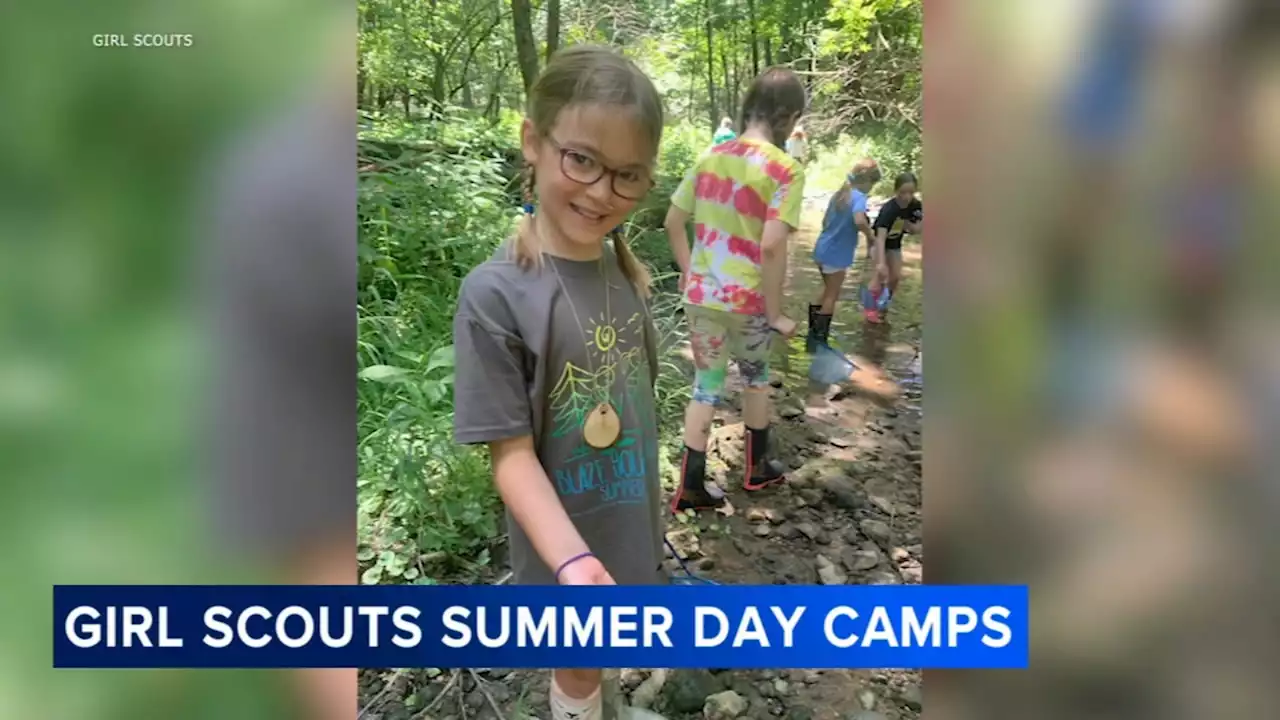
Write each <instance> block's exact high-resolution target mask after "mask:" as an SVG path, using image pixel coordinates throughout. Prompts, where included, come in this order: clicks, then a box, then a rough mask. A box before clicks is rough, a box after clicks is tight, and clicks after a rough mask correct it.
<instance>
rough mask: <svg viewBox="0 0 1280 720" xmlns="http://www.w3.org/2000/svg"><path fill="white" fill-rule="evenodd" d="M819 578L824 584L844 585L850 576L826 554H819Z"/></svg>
mask: <svg viewBox="0 0 1280 720" xmlns="http://www.w3.org/2000/svg"><path fill="white" fill-rule="evenodd" d="M817 564H818V580H820V581H821V582H822V584H823V585H844V584H845V583H847V582H848V581H849V577H848V576H847V575H845V574H844V573H843V572H841V571H840V568H838V567H836V566H835V563H833V562H831V561H830V560H828V559H827V557H826V556H825V555H819V556H818V560H817Z"/></svg>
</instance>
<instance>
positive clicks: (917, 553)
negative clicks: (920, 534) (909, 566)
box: [907, 545, 924, 557]
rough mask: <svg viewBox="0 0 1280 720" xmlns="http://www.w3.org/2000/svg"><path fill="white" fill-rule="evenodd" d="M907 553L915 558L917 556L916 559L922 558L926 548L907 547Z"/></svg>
mask: <svg viewBox="0 0 1280 720" xmlns="http://www.w3.org/2000/svg"><path fill="white" fill-rule="evenodd" d="M907 552H909V553H911V554H912V555H914V556H916V557H920V556H921V555H924V546H923V545H908V546H907Z"/></svg>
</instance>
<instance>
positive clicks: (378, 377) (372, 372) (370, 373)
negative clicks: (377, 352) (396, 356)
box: [360, 365, 409, 383]
mask: <svg viewBox="0 0 1280 720" xmlns="http://www.w3.org/2000/svg"><path fill="white" fill-rule="evenodd" d="M408 377H409V372H408V371H407V370H405V369H404V368H399V367H396V366H394V365H370V366H369V367H367V368H365V369H363V370H361V371H360V379H362V380H372V381H373V382H379V383H397V382H404V381H405V380H407V379H408Z"/></svg>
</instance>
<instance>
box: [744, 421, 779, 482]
mask: <svg viewBox="0 0 1280 720" xmlns="http://www.w3.org/2000/svg"><path fill="white" fill-rule="evenodd" d="M746 442H747V447H746V451H747V453H746V454H747V468H746V472H744V473H743V480H742V487H743V489H745V490H748V491H752V490H762V489H764V488H766V487H769V486H770V485H774V484H776V483H779V482H782V481H783V480H785V479H786V475H787V468H786V466H785V465H783V464H782V463H780V462H778V461H777V460H774V459H772V458H766V457H765V456H766V454H767V450H768V448H769V428H767V427H765V428H760V429H756V428H747V438H746Z"/></svg>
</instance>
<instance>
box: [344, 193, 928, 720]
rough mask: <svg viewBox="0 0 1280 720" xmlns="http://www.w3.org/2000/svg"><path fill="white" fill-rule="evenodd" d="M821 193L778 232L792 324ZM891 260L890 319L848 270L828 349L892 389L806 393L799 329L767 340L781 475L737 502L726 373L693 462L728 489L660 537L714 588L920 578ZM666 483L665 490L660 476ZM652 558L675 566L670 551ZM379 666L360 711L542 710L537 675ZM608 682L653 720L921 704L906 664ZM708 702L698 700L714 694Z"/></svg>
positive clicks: (801, 308) (911, 276)
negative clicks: (797, 224)
mask: <svg viewBox="0 0 1280 720" xmlns="http://www.w3.org/2000/svg"><path fill="white" fill-rule="evenodd" d="M825 202H826V198H812V199H810V200H809V202H808V203H807V204H806V208H805V216H804V219H805V222H804V227H803V228H802V229H801V231H800V232H799V233H798V234H797V236H796V237H795V238H794V239H793V248H794V249H793V251H792V259H791V272H790V277H789V280H788V283H789V289H788V297H789V305H788V308H789V310H790V311H791V313H792V315H791V316H792V317H793V318H797V319H799V320H801V321H802V323H803V320H804V318H805V317H806V315H807V303H808V302H809V300H810V299H811V298H812V297H813V296H814V294H815V291H816V289H817V287H818V284H819V282H820V280H819V278H818V275H817V271H816V269H814V267H813V264H812V261H811V260H810V259H809V254H810V252H811V251H812V247H813V241H814V239H815V237H816V234H817V229H818V227H819V226H820V224H821V220H822V211H823V208H824V207H825ZM904 255H905V258H904V259H905V261H906V264H907V266H908V269H907V271H906V272H905V273H904V281H903V284H902V286H901V287H900V289H899V292H898V296H897V297H896V298H895V300H894V307H893V310H892V313H891V316H890V323H888V324H887V325H886V326H879V327H876V326H868V325H866V324H865V323H863V321H862V319H861V315H860V314H859V313H857V312H856V309H855V308H854V307H853V304H852V302H853V299H854V298H855V296H856V292H857V289H856V283H855V282H854V281H852V280H850V281H849V282H848V283H847V286H846V288H845V293H844V295H845V299H846V303H845V304H842V306H841V307H840V308H839V309H838V310H837V314H836V318H835V321H834V323H833V329H832V333H831V341H832V344H833V345H835V346H837V347H839V348H841V349H843V350H846V351H847V352H850V353H856V354H857V355H858V356H860V357H864V358H868V359H870V360H871V361H872V362H875V363H877V364H880V365H882V366H883V368H884V370H885V371H886V372H887V373H888V374H889V375H890V376H891V377H893V378H895V379H897V380H898V381H899V382H900V383H902V387H903V389H904V392H903V394H902V396H901V397H900V398H898V399H897V400H896V401H895V402H891V403H884V402H874V401H872V400H871V399H867V398H866V397H864V396H863V395H861V394H859V393H853V392H850V390H849V388H847V387H846V388H842V387H836V386H832V387H815V386H813V385H812V384H811V383H810V382H809V380H808V376H807V372H808V356H807V355H806V354H805V352H804V338H803V337H798V338H795V339H793V340H792V341H791V342H790V343H789V344H788V345H787V346H786V347H781V348H779V349H778V352H777V357H776V358H775V363H774V367H775V376H776V377H775V383H774V384H775V387H776V390H775V393H774V395H775V414H776V416H777V418H776V419H775V424H774V428H775V432H774V433H773V434H774V437H775V443H776V445H777V450H778V453H777V455H778V457H780V458H782V459H784V461H789V462H790V464H791V466H792V472H791V474H790V476H789V481H788V483H786V484H785V485H782V486H779V487H777V488H774V489H771V490H768V491H765V492H763V493H758V494H754V495H752V496H751V497H747V496H746V493H744V492H743V491H742V489H741V474H742V471H743V440H742V436H743V426H742V423H741V419H740V417H739V416H738V414H737V412H738V398H739V397H740V392H738V391H740V390H741V383H740V381H739V380H738V378H737V377H736V374H731V376H730V380H729V383H730V399H729V400H727V401H726V406H727V407H726V408H725V410H724V411H722V412H720V413H718V414H717V421H716V427H715V429H714V430H713V435H712V443H711V446H710V448H709V451H708V466H709V471H710V472H711V473H712V475H713V477H715V479H716V480H717V481H718V482H719V483H720V485H721V487H723V488H725V489H726V490H727V491H728V495H729V498H730V500H731V503H732V505H733V506H734V507H733V512H732V514H731V515H726V514H723V513H702V514H700V515H697V516H694V515H692V514H689V515H684V516H678V517H677V518H675V519H674V520H673V521H672V522H671V525H670V527H669V529H668V538H669V539H670V541H671V543H672V545H674V546H675V548H676V549H677V551H678V552H679V553H680V554H681V555H682V556H684V557H685V558H686V559H687V563H688V565H689V566H690V567H691V568H692V569H693V570H694V572H696V573H697V574H698V575H700V576H702V577H705V578H708V579H711V580H713V581H715V582H719V583H724V584H778V583H807V584H812V583H823V584H845V583H847V584H855V585H865V584H900V583H919V582H920V581H921V566H922V562H923V550H922V547H921V543H922V540H921V521H922V518H921V508H922V505H921V482H920V471H921V452H920V451H921V434H920V410H919V406H920V390H921V388H920V386H919V384H918V367H919V365H918V358H919V352H918V348H919V336H920V325H921V322H920V320H921V318H922V312H921V303H920V298H921V292H920V280H921V277H920V272H921V271H920V260H921V258H920V252H919V247H918V246H911V245H908V247H907V250H906V252H905V253H904ZM677 464H678V463H677ZM668 480H669V481H670V482H671V483H672V486H674V481H675V478H669V479H668ZM667 562H668V566H669V567H670V568H671V569H672V571H673V574H675V575H679V574H680V571H679V563H678V561H677V560H676V559H675V558H669V559H668V561H667ZM389 675H390V674H389V673H379V672H377V671H371V672H366V673H362V676H361V677H362V688H361V690H362V692H361V704H362V706H364V705H366V704H370V705H371V707H370V708H369V710H368V712H366V714H365V715H364V719H365V720H411V719H413V720H419V719H421V718H433V719H434V720H495V718H496V716H497V713H495V711H494V708H493V705H497V706H498V707H500V708H501V710H502V718H503V720H512V719H514V718H543V719H545V718H547V717H549V715H548V710H547V675H546V673H545V672H529V671H512V672H508V671H502V670H490V671H485V672H483V673H471V672H468V671H463V672H461V673H453V674H450V673H448V672H444V673H439V672H438V671H425V670H414V671H410V672H406V673H401V674H398V675H394V676H391V677H392V678H393V679H392V682H391V687H386V685H387V679H388V676H389ZM620 685H621V688H622V689H623V691H624V692H625V698H626V700H627V702H629V703H630V704H632V705H634V706H636V707H642V708H647V709H651V710H652V711H654V712H657V713H659V714H661V715H662V716H663V717H665V718H667V719H668V720H676V719H677V718H692V717H695V716H702V715H703V714H704V712H703V711H704V706H705V705H706V704H707V703H708V698H709V697H710V696H712V695H716V694H717V693H724V692H725V691H732V692H733V693H735V694H736V695H737V696H738V698H739V699H740V700H744V701H745V703H744V704H741V707H738V708H732V710H741V714H740V715H739V717H744V718H752V719H753V720H773V719H774V718H785V719H786V720H915V719H916V718H918V717H919V715H920V711H921V692H920V674H919V673H918V672H901V671H862V670H826V671H809V670H784V671H731V670H726V671H722V672H716V671H705V670H699V671H656V672H650V671H640V670H627V671H624V672H623V673H622V675H621V678H620ZM446 686H448V687H449V690H448V692H447V693H446V694H445V695H443V696H441V692H442V690H443V689H444V688H445V687H446ZM384 689H385V690H386V692H385V693H382V694H381V698H380V699H378V700H377V702H373V703H370V700H371V699H372V698H373V697H374V696H377V695H379V694H380V693H381V691H383V690H384ZM719 697H720V700H719V701H715V700H713V701H711V702H712V703H716V702H722V701H723V700H724V696H719ZM735 703H736V701H733V702H730V703H729V704H730V705H734V704H735ZM742 708H745V709H742ZM712 710H713V713H712V714H714V715H716V716H717V717H725V716H733V711H732V710H731V711H729V712H728V713H726V712H725V711H724V709H714V708H713V709H712Z"/></svg>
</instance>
